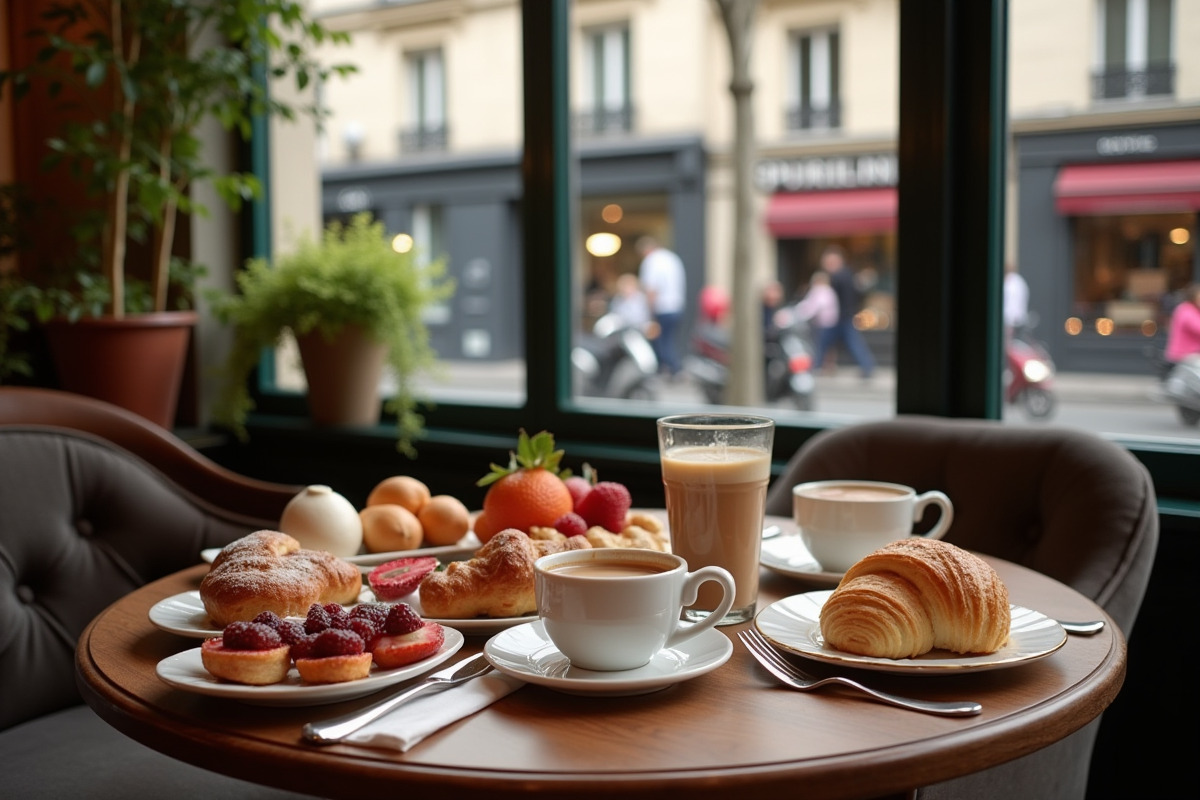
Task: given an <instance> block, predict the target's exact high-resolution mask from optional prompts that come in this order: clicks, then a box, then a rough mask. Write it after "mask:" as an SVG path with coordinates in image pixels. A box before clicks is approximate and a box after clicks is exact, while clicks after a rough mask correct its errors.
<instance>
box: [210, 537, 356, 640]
mask: <svg viewBox="0 0 1200 800" xmlns="http://www.w3.org/2000/svg"><path fill="white" fill-rule="evenodd" d="M361 590H362V575H361V574H360V573H359V571H358V568H357V567H355V566H354V565H353V564H350V563H347V562H346V561H343V560H341V559H340V558H336V557H335V556H332V555H330V554H329V553H327V552H325V551H321V550H305V549H302V548H301V547H300V544H299V542H297V541H296V540H295V539H294V538H292V537H291V536H288V535H287V534H286V533H280V532H278V531H258V532H256V533H252V534H250V535H248V536H244V537H242V538H241V539H238V540H236V541H234V542H231V543H230V544H228V545H226V546H225V548H224V549H222V550H221V552H220V553H218V554H217V556H216V558H215V559H213V563H212V568H211V569H210V570H209V572H208V574H207V575H205V576H204V580H203V581H201V583H200V599H201V601H202V602H203V603H204V609H205V611H207V612H208V616H209V618H210V619H212V621H213V623H215V624H216V625H218V626H220V627H224V626H225V625H228V624H229V623H230V622H237V621H248V620H252V619H254V617H255V616H257V615H258V614H259V613H261V612H263V611H271V612H273V613H275V614H278V615H279V616H281V617H286V616H295V615H300V614H303V613H304V612H305V610H306V609H307V608H308V607H309V606H310V605H312V604H313V603H351V602H354V600H355V599H357V598H358V594H359V592H360V591H361Z"/></svg>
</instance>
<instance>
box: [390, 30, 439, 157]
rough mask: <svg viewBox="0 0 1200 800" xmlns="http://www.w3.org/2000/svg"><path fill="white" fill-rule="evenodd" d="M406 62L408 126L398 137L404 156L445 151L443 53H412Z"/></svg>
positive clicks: (432, 51) (435, 51)
mask: <svg viewBox="0 0 1200 800" xmlns="http://www.w3.org/2000/svg"><path fill="white" fill-rule="evenodd" d="M405 60H406V61H407V63H408V120H409V126H408V127H407V128H406V129H405V131H404V132H403V134H402V135H401V145H400V146H401V150H402V151H403V152H405V153H410V152H419V151H422V150H444V149H445V148H446V101H445V94H446V84H445V74H444V71H443V69H442V51H441V50H426V51H424V52H419V53H412V54H410V55H409V56H408V57H407V58H406V59H405Z"/></svg>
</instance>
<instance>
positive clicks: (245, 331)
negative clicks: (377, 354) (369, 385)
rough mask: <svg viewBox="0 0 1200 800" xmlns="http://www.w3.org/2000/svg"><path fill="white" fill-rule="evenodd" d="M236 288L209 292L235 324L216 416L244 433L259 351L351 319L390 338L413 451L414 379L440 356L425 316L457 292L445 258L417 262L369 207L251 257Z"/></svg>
mask: <svg viewBox="0 0 1200 800" xmlns="http://www.w3.org/2000/svg"><path fill="white" fill-rule="evenodd" d="M237 287H238V292H237V293H236V294H233V295H227V294H222V293H220V292H212V293H210V294H209V296H208V297H209V300H210V301H211V303H212V305H213V313H214V314H215V315H216V317H217V319H219V320H221V321H222V322H225V323H227V324H229V325H231V326H232V327H233V330H234V342H233V347H232V349H231V351H230V353H229V357H228V359H227V361H226V374H225V375H224V376H223V378H224V380H225V385H224V386H223V388H222V392H221V394H220V397H219V399H218V401H217V405H216V407H215V408H214V412H213V415H214V419H215V420H216V421H217V422H219V423H221V424H225V425H228V426H229V427H231V428H232V429H233V430H234V431H235V432H237V434H238V435H239V436H241V437H245V435H246V428H245V419H246V415H247V414H248V413H249V411H251V410H252V409H253V402H252V400H251V398H250V395H249V392H248V391H247V389H246V379H247V377H248V376H249V374H250V372H251V370H253V369H254V367H255V365H256V364H257V363H258V360H259V357H260V355H261V353H262V350H263V349H264V348H271V347H276V346H278V345H279V344H280V342H281V341H282V339H283V337H284V335H285V334H286V333H287V332H289V331H290V332H291V333H293V334H294V335H304V334H306V333H309V332H311V331H318V332H320V333H321V334H322V335H323V336H325V337H326V338H328V339H332V338H333V337H335V336H336V335H337V334H338V333H339V332H340V331H341V330H342V329H343V328H344V327H345V326H347V325H358V326H361V327H362V328H363V329H364V330H365V331H366V332H367V333H369V334H370V335H371V336H372V337H374V338H375V339H376V340H378V341H381V342H383V343H385V344H386V345H387V352H388V357H387V360H388V364H389V365H390V366H391V367H392V369H393V370H394V371H395V374H396V381H397V390H396V395H395V396H394V397H392V398H389V400H388V405H387V408H388V410H389V411H391V412H394V413H395V414H396V422H397V431H398V439H399V444H398V447H399V449H400V450H401V451H402V452H405V453H407V454H408V455H410V456H411V455H413V454H414V452H415V451H414V450H413V447H412V440H413V439H414V438H415V437H417V436H419V435H420V433H421V432H422V430H423V428H424V420H423V418H422V417H421V416H420V414H418V413H417V412H416V399H415V398H414V396H413V392H412V378H413V377H414V376H415V375H416V374H417V373H418V372H420V371H421V370H425V369H429V368H431V367H432V366H433V365H434V364H435V362H436V354H435V353H434V351H433V349H432V348H431V347H430V345H429V331H428V329H427V328H426V327H425V323H424V321H423V320H422V317H421V314H422V311H423V310H424V309H425V308H426V307H427V306H428V305H429V304H431V303H436V302H439V301H442V300H445V299H447V298H449V297H450V296H451V295H452V294H453V293H454V283H453V281H452V280H450V279H449V278H447V277H446V274H445V264H444V263H443V262H441V261H438V262H434V263H432V264H429V265H426V266H420V265H418V264H417V262H416V259H415V258H414V257H413V254H412V253H411V252H409V253H397V252H396V251H395V250H393V249H392V243H391V239H390V238H389V237H388V236H387V234H386V231H385V230H384V227H383V223H381V222H374V221H372V218H371V215H370V214H368V213H363V214H358V215H356V216H355V217H354V218H353V219H351V220H350V223H349V224H348V225H343V224H341V223H339V222H334V223H331V224H330V225H329V227H327V228H326V230H325V231H324V233H323V235H322V236H321V239H320V240H319V241H315V240H313V239H312V238H307V239H305V240H303V241H302V242H301V243H300V245H299V246H298V247H297V249H296V250H295V251H294V252H292V253H289V254H287V255H283V256H280V257H279V258H277V259H276V260H275V263H274V264H273V265H272V264H269V263H268V262H267V261H265V260H262V259H255V260H252V261H250V262H248V263H247V265H246V269H245V270H244V271H242V272H240V273H239V274H238V276H237Z"/></svg>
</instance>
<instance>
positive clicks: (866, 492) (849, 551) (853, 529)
mask: <svg viewBox="0 0 1200 800" xmlns="http://www.w3.org/2000/svg"><path fill="white" fill-rule="evenodd" d="M928 506H937V507H938V508H939V509H941V515H940V516H939V518H938V521H937V523H936V524H935V525H934V526H933V528H932V529H931V530H930V531H929V532H928V533H925V534H915V533H914V532H913V526H914V524H915V523H916V522H919V521H920V520H921V517H922V516H923V515H924V513H925V509H926V507H928ZM792 510H793V513H794V516H795V520H796V525H797V527H798V528H799V529H800V538H801V539H802V540H803V542H804V546H805V547H807V548H808V551H809V552H810V553H812V555H813V558H815V559H816V560H817V562H818V563H819V564H820V565H821V568H822V569H824V570H826V571H828V572H845V571H846V570H847V569H849V568H850V567H851V565H853V564H854V563H855V562H856V561H858V560H859V559H861V558H863V557H864V556H866V555H868V554H870V553H872V552H874V551H875V550H878V549H879V548H881V547H883V546H884V545H886V544H889V543H891V542H894V541H897V540H899V539H905V538H907V537H909V536H914V535H924V536H925V537H926V538H928V539H940V538H942V537H943V536H945V535H946V531H947V530H948V529H949V528H950V523H951V522H952V521H953V519H954V505H953V504H952V503H951V502H950V498H949V497H947V496H946V495H945V494H943V493H942V492H938V491H931V492H924V493H923V494H917V492H916V490H914V489H913V488H912V487H910V486H904V485H903V484H899V483H883V482H880V481H857V480H832V481H812V482H810V483H801V484H798V485H796V486H794V487H792Z"/></svg>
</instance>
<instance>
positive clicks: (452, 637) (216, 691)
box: [156, 628, 464, 706]
mask: <svg viewBox="0 0 1200 800" xmlns="http://www.w3.org/2000/svg"><path fill="white" fill-rule="evenodd" d="M463 641H464V640H463V635H462V634H461V633H459V632H458V631H456V630H454V629H453V628H446V641H445V642H443V644H442V647H441V649H440V650H438V651H437V653H435V654H433V655H432V656H430V657H429V658H426V659H424V660H422V661H418V662H416V663H415V664H409V665H408V666H405V667H397V668H396V669H379V668H378V667H376V666H375V665H374V664H372V665H371V674H370V675H368V676H367V677H365V678H363V679H362V680H357V681H345V682H343V683H311V684H310V683H303V682H301V680H300V673H298V672H297V671H296V668H295V666H293V667H292V668H291V669H290V670H288V675H287V678H285V679H284V681H283V682H282V683H274V684H271V685H270V686H247V685H245V684H240V683H227V682H225V681H222V680H220V679H218V678H215V677H213V675H211V674H210V673H209V671H208V670H206V669H205V668H204V664H203V662H202V661H201V660H200V648H199V647H194V648H192V649H191V650H185V651H183V652H182V653H176V654H175V655H173V656H168V657H167V658H164V659H163V660H162V661H160V662H158V667H157V670H156V671H157V672H158V677H159V678H161V679H162V680H163V681H164V682H165V683H168V684H170V685H171V686H174V687H175V688H177V689H183V690H184V691H186V692H195V693H196V694H203V695H209V696H211V697H226V698H230V699H233V700H241V701H242V702H243V703H252V704H254V705H261V706H316V705H323V704H325V703H336V702H339V701H341V700H350V699H352V698H355V697H362V696H364V695H368V694H371V693H372V692H378V691H379V690H380V689H386V688H387V687H389V686H392V685H393V684H397V683H400V682H401V681H405V680H408V679H409V678H415V677H416V676H418V675H421V674H423V673H425V672H428V671H429V670H431V669H433V668H434V667H436V666H437V665H438V664H441V663H442V662H443V661H445V660H446V659H448V658H450V656H452V655H454V654H455V653H457V652H458V651H459V649H460V648H461V647H462V646H463Z"/></svg>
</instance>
